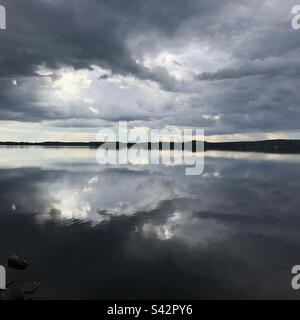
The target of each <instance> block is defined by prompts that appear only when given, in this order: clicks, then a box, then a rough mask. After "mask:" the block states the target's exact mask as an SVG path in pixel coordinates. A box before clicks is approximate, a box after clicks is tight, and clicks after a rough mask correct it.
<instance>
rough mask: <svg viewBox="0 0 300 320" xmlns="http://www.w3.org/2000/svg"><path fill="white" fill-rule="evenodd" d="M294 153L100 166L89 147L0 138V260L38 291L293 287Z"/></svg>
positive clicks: (279, 294) (298, 185)
mask: <svg viewBox="0 0 300 320" xmlns="http://www.w3.org/2000/svg"><path fill="white" fill-rule="evenodd" d="M299 164H300V156H293V155H264V154H253V153H227V152H212V151H211V152H207V153H206V155H205V171H204V173H203V175H201V176H185V175H184V169H183V168H182V167H176V166H158V165H156V166H151V167H150V166H143V165H135V166H132V165H128V166H119V167H117V166H100V165H98V164H97V163H96V155H95V150H92V149H83V148H69V149H68V148H58V149H55V148H5V147H4V148H0V264H4V265H5V264H6V261H7V257H8V256H9V255H10V254H12V253H16V254H18V255H20V256H22V257H25V258H27V259H28V260H29V261H30V266H29V268H28V270H26V271H24V272H15V271H13V270H8V278H9V280H18V281H24V282H27V281H33V280H35V281H39V282H41V283H42V289H41V293H40V294H41V295H42V297H43V298H46V299H50V298H58V299H64V298H69V299H87V298H95V299H100V298H102V299H104V298H105V299H109V298H112V299H116V298H123V299H129V298H170V299H171V298H192V299H202V298H205V299H209V298H226V299H230V298H258V299H261V298H298V297H300V292H299V293H298V292H296V291H293V290H292V289H291V285H290V282H291V267H292V266H293V265H295V264H300V196H299V191H300V170H299Z"/></svg>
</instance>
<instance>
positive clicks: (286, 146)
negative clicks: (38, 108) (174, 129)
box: [0, 140, 300, 153]
mask: <svg viewBox="0 0 300 320" xmlns="http://www.w3.org/2000/svg"><path fill="white" fill-rule="evenodd" d="M104 143H105V142H58V141H47V142H36V143H35V142H0V146H20V147H26V146H44V147H89V148H98V147H100V146H101V145H103V144H104ZM196 143H197V141H195V140H193V141H189V142H185V143H174V142H169V143H167V142H164V143H162V142H159V143H151V142H149V143H127V144H126V143H120V142H115V144H116V148H117V149H119V148H122V147H128V148H131V147H132V146H134V145H138V146H142V147H144V148H148V149H158V148H159V149H160V150H161V149H163V148H164V149H166V148H167V149H170V150H174V149H178V150H181V149H183V150H185V149H186V150H191V151H196V150H197V149H196ZM109 144H111V146H113V145H114V143H113V142H110V143H109ZM168 144H169V146H168ZM208 150H220V151H246V152H265V153H300V140H263V141H239V142H206V141H205V142H204V151H208Z"/></svg>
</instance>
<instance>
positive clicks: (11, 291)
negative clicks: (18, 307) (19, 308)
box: [0, 287, 24, 301]
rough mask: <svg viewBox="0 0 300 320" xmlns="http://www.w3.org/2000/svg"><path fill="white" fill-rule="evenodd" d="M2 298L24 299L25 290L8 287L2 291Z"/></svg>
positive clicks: (0, 296)
mask: <svg viewBox="0 0 300 320" xmlns="http://www.w3.org/2000/svg"><path fill="white" fill-rule="evenodd" d="M1 300H24V292H23V291H22V290H21V289H20V288H16V287H13V288H8V289H6V290H1V291H0V301H1Z"/></svg>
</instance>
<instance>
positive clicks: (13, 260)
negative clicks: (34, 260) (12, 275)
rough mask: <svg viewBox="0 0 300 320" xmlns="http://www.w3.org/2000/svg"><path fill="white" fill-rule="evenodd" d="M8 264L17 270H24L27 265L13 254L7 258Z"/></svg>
mask: <svg viewBox="0 0 300 320" xmlns="http://www.w3.org/2000/svg"><path fill="white" fill-rule="evenodd" d="M8 266H9V267H10V268H13V269H17V270H25V269H26V268H27V267H28V262H27V261H26V260H22V259H20V258H19V257H18V256H16V255H13V256H11V257H10V258H9V259H8Z"/></svg>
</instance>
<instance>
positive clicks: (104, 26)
mask: <svg viewBox="0 0 300 320" xmlns="http://www.w3.org/2000/svg"><path fill="white" fill-rule="evenodd" d="M1 4H3V5H4V6H5V7H6V9H7V24H8V25H7V27H8V29H7V30H6V31H5V32H0V48H1V50H0V78H1V81H0V85H1V88H0V119H1V120H17V121H26V122H31V121H38V122H39V121H42V120H49V121H51V120H57V121H59V123H60V125H59V126H64V124H63V123H64V121H65V125H66V127H70V123H72V122H74V121H73V120H72V119H74V120H75V122H76V127H77V126H79V127H84V126H89V125H88V123H91V126H94V125H95V121H90V119H95V120H99V121H100V120H103V121H110V122H115V121H118V120H129V121H144V122H146V123H148V125H149V126H152V127H153V126H161V125H169V124H172V125H183V126H187V125H188V126H201V127H204V128H205V129H206V132H208V133H211V134H221V133H236V132H246V131H247V132H255V131H276V130H296V129H298V124H299V121H300V116H299V111H298V109H299V108H298V102H299V101H300V94H299V93H298V91H299V90H298V88H299V83H300V81H299V76H300V71H299V70H300V60H299V47H300V38H299V35H300V33H299V32H296V31H295V30H292V28H291V25H290V20H291V15H290V12H291V8H292V6H293V5H294V3H293V1H291V0H289V1H287V2H285V3H284V4H283V3H282V2H280V1H276V0H274V1H273V2H262V1H258V0H254V1H251V2H249V1H237V0H234V1H222V2H220V1H217V0H187V1H182V0H173V1H172V2H169V1H161V0H152V1H140V0H130V1H124V0H112V1H111V0H110V1H109V0H98V1H97V0H85V1H79V0H70V1H60V0H51V1H50V0H27V1H16V0H2V1H1ZM191 44H192V45H193V46H194V47H195V46H198V48H199V49H200V50H199V57H197V55H196V54H194V55H192V54H191V55H189V51H188V50H189V46H190V45H191ZM182 49H184V50H186V53H188V54H187V55H186V57H187V58H186V60H185V61H181V60H180V59H177V58H178V56H176V54H177V53H178V52H180V50H182ZM162 52H170V53H174V57H175V58H174V61H173V64H174V66H175V67H176V68H178V69H179V70H185V68H186V65H187V64H188V63H189V62H191V64H190V70H188V71H189V72H190V73H191V74H192V79H191V80H180V79H178V78H176V77H175V76H174V74H173V73H172V72H170V70H168V68H167V67H166V66H165V65H164V64H163V63H162V64H161V65H151V64H150V66H149V65H147V64H145V63H144V62H145V60H146V59H147V57H149V56H150V57H151V58H153V57H154V58H155V57H157V56H159V54H161V53H162ZM203 61H204V62H203ZM206 61H207V62H208V63H207V64H206ZM39 66H44V67H46V68H48V69H50V70H51V72H54V73H55V70H58V69H60V68H62V67H74V68H75V69H76V70H79V69H89V70H92V68H93V66H100V67H101V68H103V69H105V73H104V74H102V75H99V76H98V79H99V81H98V83H99V84H100V85H102V86H104V85H105V83H109V82H110V81H113V80H114V77H115V76H116V75H122V76H124V77H127V76H132V77H133V78H135V79H139V81H141V82H142V83H143V84H145V85H147V83H148V82H154V83H157V84H158V85H159V86H158V89H157V91H164V92H166V93H168V94H170V95H171V94H173V95H174V96H173V100H171V98H170V99H169V100H168V101H163V102H160V100H159V98H156V99H155V97H154V95H152V92H151V93H150V94H149V96H148V97H145V99H144V100H143V99H142V98H141V97H140V96H138V97H137V98H135V97H133V94H132V92H131V91H128V94H127V96H126V95H125V94H120V95H119V94H117V95H116V96H117V98H118V99H119V100H118V99H117V98H116V99H115V101H113V102H111V101H110V100H109V99H108V98H107V97H108V96H109V95H111V96H113V95H115V92H109V93H107V97H104V98H103V97H102V96H101V104H106V108H104V109H105V110H104V111H103V110H102V111H101V112H100V113H99V114H93V112H90V111H88V107H89V106H88V105H86V106H82V105H80V102H78V103H77V102H76V105H71V104H70V105H67V108H65V109H63V108H62V104H60V105H58V104H56V102H57V100H51V99H50V98H51V97H49V99H48V97H47V95H46V94H45V92H43V94H40V91H41V90H45V86H47V84H46V85H45V83H46V82H45V81H44V82H43V80H42V78H41V77H36V72H37V70H38V67H39ZM35 77H36V78H37V83H36V84H34V83H31V82H32V80H29V82H30V83H29V84H28V81H27V80H26V79H33V78H35ZM55 77H56V75H55V74H54V75H53V76H52V78H51V79H52V81H56V80H57V79H56V78H55ZM13 79H17V85H15V84H14V85H13V84H12V83H11V81H13ZM149 80H150V81H149ZM22 81H24V82H26V86H24V87H23V86H22ZM38 81H40V82H38ZM116 87H117V86H116ZM48 88H50V89H49V90H52V87H51V84H49V85H48ZM117 88H118V87H117ZM105 89H106V87H105ZM116 90H117V89H116ZM143 93H144V92H143V91H142V94H143ZM183 96H184V97H185V98H184V99H182V97H183ZM41 97H42V98H41ZM177 97H178V98H179V100H180V99H182V101H183V102H182V103H178V102H177V100H176V98H177ZM134 99H136V101H134ZM117 100H118V101H120V104H119V103H116V101H117ZM127 100H128V101H127ZM149 101H151V103H150V102H149ZM172 101H173V102H172ZM180 101H181V100H180ZM46 102H47V104H46ZM121 102H122V103H123V104H122V105H121ZM124 102H126V107H124V105H125V103H124ZM136 104H139V107H136V106H135V105H136ZM202 115H204V117H202ZM80 119H82V121H80Z"/></svg>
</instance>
